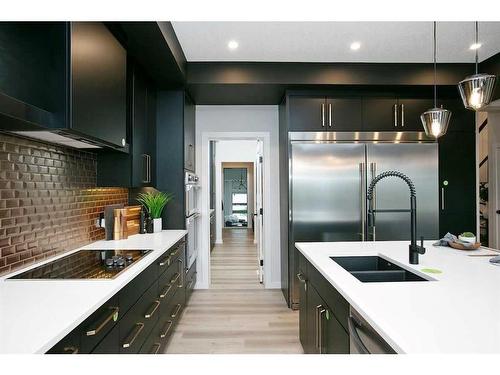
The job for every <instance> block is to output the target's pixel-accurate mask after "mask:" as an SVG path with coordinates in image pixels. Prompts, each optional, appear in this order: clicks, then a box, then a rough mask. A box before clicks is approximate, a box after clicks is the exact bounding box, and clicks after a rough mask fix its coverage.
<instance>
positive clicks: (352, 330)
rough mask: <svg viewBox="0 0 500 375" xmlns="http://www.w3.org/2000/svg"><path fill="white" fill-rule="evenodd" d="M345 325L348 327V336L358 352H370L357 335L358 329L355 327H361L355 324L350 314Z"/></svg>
mask: <svg viewBox="0 0 500 375" xmlns="http://www.w3.org/2000/svg"><path fill="white" fill-rule="evenodd" d="M347 325H348V327H349V333H350V338H351V340H352V342H353V344H354V346H355V347H356V348H357V349H358V351H359V352H360V354H370V351H369V350H368V348H367V347H366V346H365V344H364V343H363V340H361V337H359V334H358V331H357V329H356V328H357V327H359V328H361V326H360V325H358V324H356V322H355V320H354V318H353V316H352V315H351V316H349V319H348V320H347Z"/></svg>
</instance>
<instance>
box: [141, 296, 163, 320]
mask: <svg viewBox="0 0 500 375" xmlns="http://www.w3.org/2000/svg"><path fill="white" fill-rule="evenodd" d="M153 305H154V306H153V308H152V309H151V310H150V311H149V312H147V313H146V314H144V318H146V319H149V318H152V317H153V315H154V314H155V312H156V310H157V309H158V307H160V301H158V300H156V301H154V302H153Z"/></svg>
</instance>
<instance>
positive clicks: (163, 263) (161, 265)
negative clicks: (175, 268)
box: [160, 256, 170, 267]
mask: <svg viewBox="0 0 500 375" xmlns="http://www.w3.org/2000/svg"><path fill="white" fill-rule="evenodd" d="M168 265H170V256H168V257H165V258H163V260H162V261H160V267H163V266H168Z"/></svg>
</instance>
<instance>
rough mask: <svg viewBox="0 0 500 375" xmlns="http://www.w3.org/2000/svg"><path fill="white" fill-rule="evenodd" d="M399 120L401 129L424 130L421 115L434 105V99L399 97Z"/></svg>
mask: <svg viewBox="0 0 500 375" xmlns="http://www.w3.org/2000/svg"><path fill="white" fill-rule="evenodd" d="M398 104H399V114H398V122H399V126H398V127H400V128H401V129H399V130H401V131H422V132H423V131H424V128H423V126H422V121H420V115H421V114H422V113H424V112H425V111H427V110H428V109H430V108H432V107H434V103H433V101H432V99H399V100H398Z"/></svg>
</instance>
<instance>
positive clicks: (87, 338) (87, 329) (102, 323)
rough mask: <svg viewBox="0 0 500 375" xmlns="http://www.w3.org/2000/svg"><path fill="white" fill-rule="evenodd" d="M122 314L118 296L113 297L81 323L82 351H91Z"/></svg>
mask: <svg viewBox="0 0 500 375" xmlns="http://www.w3.org/2000/svg"><path fill="white" fill-rule="evenodd" d="M121 316H122V309H121V306H120V305H119V299H118V296H116V295H115V296H113V297H111V298H110V299H109V300H108V301H107V302H106V303H105V304H104V305H102V306H101V307H100V308H99V309H97V311H96V312H94V313H93V314H92V315H90V316H89V317H88V318H87V319H86V320H85V321H84V322H83V323H82V324H81V325H80V327H82V329H81V330H80V334H81V338H80V341H81V353H90V352H91V351H92V350H93V349H94V347H96V345H97V344H98V343H99V342H100V341H101V340H102V339H103V338H104V337H105V336H106V335H107V334H108V332H109V331H111V329H112V328H113V327H114V326H115V325H116V322H117V321H118V320H119V319H120V317H121Z"/></svg>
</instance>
